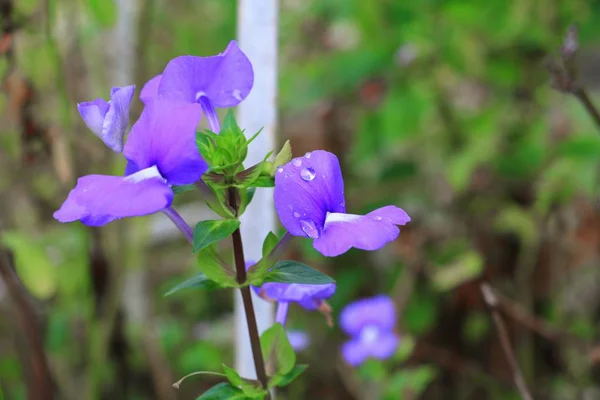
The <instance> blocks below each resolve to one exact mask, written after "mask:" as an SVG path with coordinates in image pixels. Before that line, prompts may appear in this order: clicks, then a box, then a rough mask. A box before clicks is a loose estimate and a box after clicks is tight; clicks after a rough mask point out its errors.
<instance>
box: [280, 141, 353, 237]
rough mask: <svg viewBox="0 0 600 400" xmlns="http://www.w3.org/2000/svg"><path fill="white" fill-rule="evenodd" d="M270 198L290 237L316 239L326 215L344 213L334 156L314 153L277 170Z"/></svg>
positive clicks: (340, 182)
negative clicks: (272, 197)
mask: <svg viewBox="0 0 600 400" xmlns="http://www.w3.org/2000/svg"><path fill="white" fill-rule="evenodd" d="M274 196H275V208H276V210H277V214H278V215H279V220H280V221H281V223H282V224H283V226H284V227H285V228H286V229H287V230H288V231H289V232H290V233H291V234H292V235H296V236H308V237H311V238H313V239H315V238H317V237H319V236H320V235H321V230H322V229H323V226H324V224H325V217H326V216H327V213H328V212H330V213H344V212H345V211H346V208H345V205H344V180H343V179H342V171H341V169H340V164H339V162H338V159H337V157H336V156H335V155H334V154H332V153H329V152H327V151H323V150H317V151H313V152H312V153H306V155H305V156H304V157H301V158H295V159H293V160H292V161H290V162H289V163H287V164H285V165H284V166H281V167H279V168H278V169H277V172H276V173H275V194H274Z"/></svg>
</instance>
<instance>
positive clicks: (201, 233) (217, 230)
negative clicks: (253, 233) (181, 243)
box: [193, 219, 240, 253]
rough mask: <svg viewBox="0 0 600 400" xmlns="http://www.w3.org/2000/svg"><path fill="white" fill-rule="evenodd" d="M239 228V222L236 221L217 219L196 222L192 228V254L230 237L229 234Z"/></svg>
mask: <svg viewBox="0 0 600 400" xmlns="http://www.w3.org/2000/svg"><path fill="white" fill-rule="evenodd" d="M239 227H240V221H239V220H237V219H219V220H208V221H200V222H198V223H197V224H196V227H195V228H194V243H193V251H194V253H195V252H197V251H200V250H202V249H203V248H205V247H206V246H209V245H211V244H213V243H216V242H218V241H220V240H223V239H225V238H227V237H229V236H231V234H232V233H233V232H235V230H236V229H238V228H239Z"/></svg>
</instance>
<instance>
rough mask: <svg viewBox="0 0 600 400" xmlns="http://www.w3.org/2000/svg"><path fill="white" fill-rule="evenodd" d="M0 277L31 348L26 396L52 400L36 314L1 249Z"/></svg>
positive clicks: (9, 256)
mask: <svg viewBox="0 0 600 400" xmlns="http://www.w3.org/2000/svg"><path fill="white" fill-rule="evenodd" d="M0 277H2V280H4V283H5V284H6V288H7V289H8V292H9V294H10V296H11V299H12V301H13V302H14V304H15V308H16V314H17V319H18V320H19V324H20V325H21V329H22V331H23V332H24V334H25V336H26V337H27V341H28V344H29V349H30V351H31V352H30V353H29V357H28V358H29V368H30V374H31V382H29V384H28V385H27V386H28V387H29V394H28V396H27V398H28V399H30V400H52V399H54V385H53V382H52V376H51V374H50V368H49V367H48V361H47V360H46V354H45V352H44V346H43V344H42V337H41V336H40V332H41V330H40V327H39V326H38V323H37V317H36V315H35V311H34V310H33V307H32V305H31V303H30V302H29V300H28V299H27V296H26V295H25V293H24V290H23V287H22V286H21V283H20V282H19V278H17V276H16V274H15V272H14V270H13V267H12V257H11V255H10V254H9V253H7V252H6V251H4V250H0Z"/></svg>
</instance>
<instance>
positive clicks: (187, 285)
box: [165, 272, 223, 296]
mask: <svg viewBox="0 0 600 400" xmlns="http://www.w3.org/2000/svg"><path fill="white" fill-rule="evenodd" d="M192 288H197V289H204V290H215V289H222V288H223V287H222V286H221V285H219V284H218V283H217V282H215V281H213V280H210V279H208V277H207V276H206V275H205V274H204V273H203V272H199V273H197V274H196V275H194V276H192V277H191V278H189V279H186V280H185V281H183V282H181V283H180V284H178V285H177V286H175V287H173V288H172V289H171V290H169V291H168V292H167V293H165V296H170V295H172V294H173V293H176V292H179V291H180V290H182V289H192Z"/></svg>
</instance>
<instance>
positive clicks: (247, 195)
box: [238, 187, 256, 216]
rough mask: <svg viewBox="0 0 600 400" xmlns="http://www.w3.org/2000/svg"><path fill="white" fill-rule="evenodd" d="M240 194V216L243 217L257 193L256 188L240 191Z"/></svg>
mask: <svg viewBox="0 0 600 400" xmlns="http://www.w3.org/2000/svg"><path fill="white" fill-rule="evenodd" d="M238 193H239V194H240V206H239V209H238V216H239V215H242V214H243V213H244V211H246V207H248V205H249V204H250V202H251V201H252V199H253V198H254V194H255V193H256V188H255V187H251V188H247V189H240V190H239V192H238Z"/></svg>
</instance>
